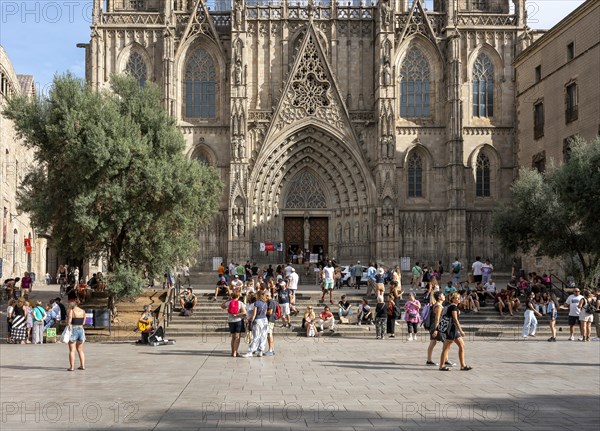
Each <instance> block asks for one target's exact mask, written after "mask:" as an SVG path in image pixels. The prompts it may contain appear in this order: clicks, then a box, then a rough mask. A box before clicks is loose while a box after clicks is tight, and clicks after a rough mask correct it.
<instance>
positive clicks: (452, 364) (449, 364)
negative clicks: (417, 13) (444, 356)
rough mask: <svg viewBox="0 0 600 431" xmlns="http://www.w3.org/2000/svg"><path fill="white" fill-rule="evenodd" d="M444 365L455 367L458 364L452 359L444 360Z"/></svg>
mask: <svg viewBox="0 0 600 431" xmlns="http://www.w3.org/2000/svg"><path fill="white" fill-rule="evenodd" d="M444 365H445V366H447V367H453V366H455V365H456V364H455V363H454V362H451V361H446V362H444Z"/></svg>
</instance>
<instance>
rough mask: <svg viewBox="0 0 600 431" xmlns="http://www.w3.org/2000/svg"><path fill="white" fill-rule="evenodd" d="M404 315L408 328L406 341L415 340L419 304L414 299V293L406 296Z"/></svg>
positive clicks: (419, 314)
mask: <svg viewBox="0 0 600 431" xmlns="http://www.w3.org/2000/svg"><path fill="white" fill-rule="evenodd" d="M404 310H405V311H406V314H405V316H404V320H406V324H407V326H408V341H412V340H416V339H417V327H418V326H419V320H420V316H421V313H420V310H421V303H420V302H419V301H418V300H417V299H415V294H414V293H412V292H411V293H409V294H408V300H407V301H406V303H405V304H404Z"/></svg>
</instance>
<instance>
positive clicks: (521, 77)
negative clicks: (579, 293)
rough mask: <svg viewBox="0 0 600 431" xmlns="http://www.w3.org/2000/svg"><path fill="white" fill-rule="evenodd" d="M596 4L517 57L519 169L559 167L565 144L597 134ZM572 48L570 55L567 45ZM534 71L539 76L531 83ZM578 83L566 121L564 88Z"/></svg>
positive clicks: (548, 264) (534, 261) (599, 62)
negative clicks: (537, 119)
mask: <svg viewBox="0 0 600 431" xmlns="http://www.w3.org/2000/svg"><path fill="white" fill-rule="evenodd" d="M598 22H600V3H599V2H597V1H593V0H589V1H587V2H585V3H584V4H583V5H581V6H580V7H579V8H578V9H576V10H575V11H573V12H572V13H571V14H570V15H569V16H567V17H566V18H564V19H563V20H562V21H561V22H560V23H558V24H557V25H556V26H555V27H553V28H552V29H550V30H549V31H548V32H547V33H546V34H545V35H544V36H542V37H540V38H539V39H537V40H536V42H535V43H533V44H532V45H531V46H530V47H529V48H527V49H526V50H524V51H523V52H521V54H519V56H518V57H517V59H516V61H515V71H516V74H517V118H518V125H517V158H518V165H519V166H523V167H533V166H534V162H538V163H539V162H540V160H543V161H544V162H545V163H544V164H545V166H546V168H548V167H549V166H550V165H551V164H552V163H554V164H560V163H563V161H564V157H565V150H566V146H567V145H568V139H569V138H570V137H574V136H576V135H579V136H580V137H582V138H583V139H585V140H592V139H594V138H595V137H596V136H598V134H600V85H599V78H598V77H599V75H598V71H599V70H600V27H599V26H598ZM570 43H573V44H574V56H573V58H572V59H570V60H569V59H568V57H567V46H568V45H569V44H570ZM536 67H540V68H541V76H540V77H539V78H540V79H539V80H538V79H537V78H536ZM572 83H576V84H577V97H578V101H577V119H574V120H572V121H567V118H566V112H565V111H566V101H565V97H566V87H567V85H570V84H572ZM540 102H543V105H544V114H545V119H544V128H543V136H541V137H539V138H537V139H536V138H535V137H534V116H533V110H534V105H535V104H537V103H540ZM523 267H524V268H525V269H527V270H528V271H537V272H538V273H539V272H540V269H543V270H545V271H551V272H553V273H555V274H559V275H562V274H563V273H564V271H563V268H562V264H561V262H560V261H558V260H553V259H549V258H548V257H543V256H524V258H523Z"/></svg>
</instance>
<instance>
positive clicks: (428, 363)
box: [425, 361, 439, 366]
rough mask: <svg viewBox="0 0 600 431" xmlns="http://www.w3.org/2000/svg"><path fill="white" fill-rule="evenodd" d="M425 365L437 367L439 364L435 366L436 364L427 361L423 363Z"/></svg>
mask: <svg viewBox="0 0 600 431" xmlns="http://www.w3.org/2000/svg"><path fill="white" fill-rule="evenodd" d="M425 365H436V366H437V365H439V364H436V363H435V362H433V361H427V362H425Z"/></svg>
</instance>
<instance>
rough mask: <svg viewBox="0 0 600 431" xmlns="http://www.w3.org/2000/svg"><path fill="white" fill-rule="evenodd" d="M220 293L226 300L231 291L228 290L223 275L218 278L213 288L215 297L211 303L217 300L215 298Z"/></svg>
mask: <svg viewBox="0 0 600 431" xmlns="http://www.w3.org/2000/svg"><path fill="white" fill-rule="evenodd" d="M220 293H225V294H226V295H227V297H228V298H229V297H230V296H231V291H230V290H229V286H228V285H227V278H225V276H224V275H222V276H221V277H220V278H219V281H218V282H217V286H216V287H215V297H214V298H213V301H216V300H217V297H218V296H219V294H220Z"/></svg>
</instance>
